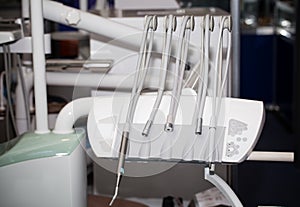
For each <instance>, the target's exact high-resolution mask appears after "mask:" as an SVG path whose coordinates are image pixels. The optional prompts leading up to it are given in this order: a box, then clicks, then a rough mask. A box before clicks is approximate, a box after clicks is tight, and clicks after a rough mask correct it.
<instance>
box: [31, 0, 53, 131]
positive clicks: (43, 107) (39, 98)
mask: <svg viewBox="0 0 300 207" xmlns="http://www.w3.org/2000/svg"><path fill="white" fill-rule="evenodd" d="M30 9H31V33H32V49H33V69H34V86H35V88H34V96H35V110H36V111H35V112H36V113H35V114H36V133H39V134H45V133H48V132H49V128H48V109H47V106H48V105H47V89H46V74H45V73H46V61H45V53H44V51H45V47H44V19H43V0H34V1H33V0H31V4H30Z"/></svg>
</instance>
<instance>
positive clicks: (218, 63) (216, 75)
mask: <svg viewBox="0 0 300 207" xmlns="http://www.w3.org/2000/svg"><path fill="white" fill-rule="evenodd" d="M226 20H227V23H228V25H225V23H226ZM230 25H231V19H230V18H229V17H222V19H221V23H220V33H219V40H218V45H217V52H216V57H215V70H214V72H215V73H214V80H213V97H212V115H211V119H210V126H209V137H210V139H209V163H212V161H213V155H214V147H215V133H216V127H217V118H218V111H219V109H218V108H220V105H221V104H220V103H219V104H218V103H217V98H218V99H219V101H221V97H222V92H221V91H219V90H220V87H218V84H219V82H221V79H220V78H219V75H220V73H222V61H220V56H221V53H222V48H223V47H222V42H223V41H222V39H223V32H224V30H225V29H228V31H229V33H231V31H230V30H231V29H229V27H230ZM229 37H230V38H231V36H230V35H229ZM230 51H231V41H229V44H228V47H227V58H226V61H227V62H226V66H225V72H224V74H226V76H224V77H223V79H224V80H223V82H225V81H226V79H227V73H228V70H229V62H230ZM221 88H222V87H221Z"/></svg>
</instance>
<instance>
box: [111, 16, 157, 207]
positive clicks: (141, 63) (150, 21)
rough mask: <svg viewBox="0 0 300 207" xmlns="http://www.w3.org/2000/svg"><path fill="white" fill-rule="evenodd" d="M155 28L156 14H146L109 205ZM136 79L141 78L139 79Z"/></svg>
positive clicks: (123, 163) (121, 173)
mask: <svg viewBox="0 0 300 207" xmlns="http://www.w3.org/2000/svg"><path fill="white" fill-rule="evenodd" d="M156 28H157V18H156V16H146V23H145V28H144V33H143V37H142V43H141V48H140V52H139V58H138V63H137V72H136V73H135V77H134V84H133V88H132V91H131V97H130V102H129V107H128V111H127V117H126V123H125V126H124V129H123V132H122V137H121V144H120V148H119V160H118V167H117V181H116V187H115V193H114V196H113V198H112V200H111V202H110V203H109V206H112V204H113V202H114V201H115V199H116V198H117V196H118V192H119V187H120V183H121V179H122V176H123V175H124V173H125V169H124V165H125V158H126V155H127V149H128V145H129V143H128V141H129V132H130V128H131V124H132V122H133V116H134V112H135V108H136V105H137V101H138V98H139V95H140V93H141V91H142V87H143V84H144V81H145V77H146V71H147V69H148V66H149V61H150V54H151V50H152V44H153V36H154V35H153V32H154V31H155V30H156ZM148 33H150V35H149V36H150V37H149V38H148ZM147 39H149V44H147ZM147 45H148V48H147ZM142 70H144V71H142ZM138 79H141V80H140V81H139V80H138Z"/></svg>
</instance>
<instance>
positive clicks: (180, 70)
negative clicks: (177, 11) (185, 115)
mask: <svg viewBox="0 0 300 207" xmlns="http://www.w3.org/2000/svg"><path fill="white" fill-rule="evenodd" d="M193 29H194V17H193V16H184V17H183V20H182V23H181V30H180V34H179V39H178V50H177V57H176V63H175V71H174V83H173V90H172V97H171V103H170V108H169V114H168V116H167V123H166V124H165V131H167V132H172V131H173V124H174V120H175V117H176V112H177V107H178V102H179V99H180V95H181V89H182V78H183V74H184V69H185V64H186V58H187V53H188V46H189V38H190V30H193Z"/></svg>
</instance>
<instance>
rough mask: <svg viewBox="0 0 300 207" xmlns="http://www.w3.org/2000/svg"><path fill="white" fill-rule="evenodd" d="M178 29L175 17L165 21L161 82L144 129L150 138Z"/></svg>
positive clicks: (170, 16) (145, 134) (144, 134)
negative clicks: (172, 42) (174, 37)
mask: <svg viewBox="0 0 300 207" xmlns="http://www.w3.org/2000/svg"><path fill="white" fill-rule="evenodd" d="M175 27H176V17H174V16H173V15H169V16H168V17H167V18H166V19H165V35H164V44H163V51H162V60H161V69H160V70H161V71H160V82H159V87H158V93H157V97H156V100H155V103H154V105H153V108H152V111H151V114H150V117H149V119H148V121H147V122H146V125H145V127H144V129H143V132H142V135H143V136H148V133H149V131H150V128H151V126H152V123H153V121H154V118H155V116H156V113H157V110H158V108H159V105H160V103H161V100H162V97H163V93H164V90H165V85H166V78H167V71H168V64H169V59H170V55H171V41H172V33H173V31H175V29H176V28H175Z"/></svg>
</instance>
